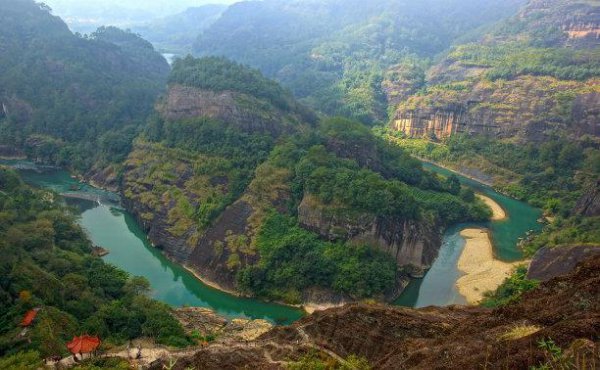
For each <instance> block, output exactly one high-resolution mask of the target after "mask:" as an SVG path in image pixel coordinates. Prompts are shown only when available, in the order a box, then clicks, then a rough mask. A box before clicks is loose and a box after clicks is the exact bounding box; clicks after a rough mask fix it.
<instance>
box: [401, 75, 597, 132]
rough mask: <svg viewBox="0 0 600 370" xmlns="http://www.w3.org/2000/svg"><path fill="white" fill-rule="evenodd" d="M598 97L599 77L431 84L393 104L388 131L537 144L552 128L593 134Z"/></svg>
mask: <svg viewBox="0 0 600 370" xmlns="http://www.w3.org/2000/svg"><path fill="white" fill-rule="evenodd" d="M549 87H551V90H549ZM453 89H455V90H453ZM567 94H573V96H574V97H573V99H572V100H571V105H570V106H569V108H568V111H566V112H565V111H561V109H562V107H563V105H564V104H565V102H564V101H563V100H562V99H563V98H562V97H563V96H566V95H567ZM598 96H600V80H598V79H592V80H590V81H587V82H586V83H580V82H577V81H562V80H559V79H556V78H554V77H534V76H520V77H517V78H515V79H513V80H509V81H505V80H497V81H486V80H481V81H475V82H472V81H469V82H463V83H456V85H455V86H454V87H452V86H436V87H433V88H431V89H430V91H429V93H428V94H426V95H416V96H412V97H410V98H409V99H408V100H406V101H405V102H403V103H401V104H400V105H399V106H398V110H397V111H396V113H395V115H394V118H393V120H392V122H391V123H390V127H391V128H393V129H394V130H397V131H400V132H402V133H404V134H405V135H406V136H409V137H424V136H430V137H431V136H432V137H435V138H445V137H448V136H450V135H453V134H456V133H466V134H481V135H489V136H494V137H498V138H514V137H517V138H522V139H526V140H533V141H540V140H543V139H544V138H545V137H547V135H548V134H550V133H551V132H553V131H556V130H561V131H567V132H569V133H570V134H572V135H576V136H582V135H585V134H588V135H595V136H597V135H599V134H600V127H599V124H598V122H599V121H598V119H597V117H598V114H599V108H598V107H599V105H598V102H597V99H598Z"/></svg>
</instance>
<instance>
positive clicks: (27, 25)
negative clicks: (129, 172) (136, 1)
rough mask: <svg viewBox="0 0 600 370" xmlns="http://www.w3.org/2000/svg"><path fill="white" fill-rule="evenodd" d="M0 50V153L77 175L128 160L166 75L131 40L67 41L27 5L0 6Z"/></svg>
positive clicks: (100, 36)
mask: <svg viewBox="0 0 600 370" xmlns="http://www.w3.org/2000/svg"><path fill="white" fill-rule="evenodd" d="M0 48H1V49H2V54H0V68H1V69H2V73H0V101H1V103H2V104H3V106H4V109H3V110H4V117H0V133H1V135H0V140H1V143H0V145H12V146H14V145H16V146H18V147H20V148H23V149H25V150H26V152H27V154H29V155H30V156H31V158H34V159H39V160H41V161H45V162H48V163H52V164H60V165H65V166H69V167H72V168H77V169H79V170H85V169H88V168H90V167H91V166H92V165H94V164H95V162H97V161H98V160H100V161H102V160H105V161H110V160H118V159H122V158H123V156H124V155H126V154H127V152H128V150H129V149H128V148H129V145H130V142H131V139H132V138H133V136H135V133H136V128H137V127H139V125H140V124H142V123H143V122H144V121H145V117H146V116H147V115H148V114H149V113H150V112H151V111H152V108H153V104H154V101H155V99H156V97H157V95H158V94H159V93H160V91H162V89H163V88H164V83H165V81H166V76H167V74H168V71H169V67H168V65H167V63H166V61H165V60H164V59H163V58H162V57H161V56H160V55H159V54H157V53H155V52H154V51H153V48H152V46H151V45H150V44H149V43H148V42H146V41H144V40H142V39H140V38H139V37H137V36H136V35H133V34H131V33H128V32H124V31H121V30H118V29H116V28H112V27H108V28H101V29H99V30H98V31H96V32H95V33H92V34H91V35H89V36H84V37H82V36H81V35H74V34H72V33H71V32H70V31H69V29H68V28H67V26H66V25H65V24H64V23H63V22H62V20H60V18H58V17H55V16H53V15H51V13H50V11H49V9H48V8H46V7H45V6H43V5H39V4H36V3H34V2H33V1H31V0H10V1H3V2H2V3H1V4H0ZM109 131H110V132H109ZM105 135H108V136H109V137H106V136H105ZM113 139H117V140H114V141H113Z"/></svg>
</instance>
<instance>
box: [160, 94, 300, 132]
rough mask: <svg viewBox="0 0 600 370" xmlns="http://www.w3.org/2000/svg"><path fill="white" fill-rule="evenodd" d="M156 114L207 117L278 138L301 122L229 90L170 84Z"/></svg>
mask: <svg viewBox="0 0 600 370" xmlns="http://www.w3.org/2000/svg"><path fill="white" fill-rule="evenodd" d="M157 109H158V111H159V112H160V113H161V115H162V116H163V117H164V118H165V119H167V120H170V121H177V120H181V119H190V118H197V117H208V118H213V119H218V120H221V121H223V122H225V123H228V124H231V125H233V126H234V127H236V128H239V129H241V130H243V131H246V132H254V133H268V134H270V135H273V136H279V135H281V134H282V133H285V132H287V133H289V132H291V131H293V130H294V129H295V127H296V126H297V125H298V124H299V123H300V122H301V118H300V117H299V116H294V115H293V114H289V113H284V112H283V111H281V110H280V109H278V108H276V107H274V106H273V105H271V104H269V103H268V102H266V101H264V100H258V99H256V98H254V97H251V96H249V95H246V94H241V93H237V92H232V91H222V92H214V91H208V90H200V89H197V88H194V87H188V86H182V85H173V86H171V87H170V88H169V92H168V95H167V97H166V99H165V100H164V101H163V102H162V103H160V104H158V106H157Z"/></svg>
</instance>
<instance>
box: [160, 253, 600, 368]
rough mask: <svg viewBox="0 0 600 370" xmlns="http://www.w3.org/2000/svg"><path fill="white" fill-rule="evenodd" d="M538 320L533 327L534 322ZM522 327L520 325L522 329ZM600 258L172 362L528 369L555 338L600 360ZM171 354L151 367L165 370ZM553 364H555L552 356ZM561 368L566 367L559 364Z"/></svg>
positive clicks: (338, 314)
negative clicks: (463, 303) (518, 290)
mask: <svg viewBox="0 0 600 370" xmlns="http://www.w3.org/2000/svg"><path fill="white" fill-rule="evenodd" d="M530 328H535V330H530ZM521 329H522V330H521ZM599 335H600V256H596V257H594V258H592V259H589V260H587V261H586V262H584V263H583V264H580V265H579V266H578V267H577V269H576V270H575V271H574V272H572V273H571V274H569V275H566V276H563V277H558V278H554V279H551V280H549V281H547V282H544V283H542V284H541V285H540V286H539V287H538V288H537V289H535V290H533V291H531V292H529V293H526V294H525V295H524V296H523V297H522V299H521V300H520V301H519V302H517V303H515V304H513V305H511V306H509V307H505V308H500V309H495V310H491V309H485V308H479V307H454V306H452V307H446V308H437V307H429V308H424V309H418V310H415V309H407V308H396V307H389V306H383V305H372V306H370V305H359V304H354V305H347V306H344V307H342V308H333V309H329V310H325V311H319V312H316V313H314V314H313V315H311V316H309V317H306V318H304V319H302V320H300V321H298V322H296V323H295V324H293V325H291V326H288V327H279V328H275V329H273V330H271V331H270V332H268V333H266V334H264V335H262V336H261V337H259V338H258V339H257V340H255V341H248V342H246V341H239V340H238V341H235V340H229V341H226V342H221V343H216V344H213V345H210V346H208V347H206V348H204V349H201V350H199V351H198V352H196V353H195V354H194V355H191V356H184V357H181V358H179V360H178V361H177V363H176V365H175V366H174V369H186V368H189V367H191V368H198V369H240V368H253V369H254V368H256V369H276V368H284V367H285V365H286V364H287V363H288V362H289V361H290V360H293V359H297V358H299V357H300V356H302V355H303V354H306V353H308V352H309V351H314V350H316V351H317V352H319V353H320V354H321V356H322V357H323V358H325V359H327V358H329V359H330V360H333V361H338V362H343V359H344V358H346V357H347V356H348V355H350V354H356V355H359V356H362V357H365V358H366V359H367V360H368V361H369V362H370V363H371V365H372V366H373V367H374V368H376V369H478V368H489V369H497V368H507V369H528V368H530V367H531V366H539V365H540V364H546V363H548V362H549V361H551V360H550V355H549V354H548V353H547V351H545V350H543V349H541V348H539V345H538V344H539V342H540V341H541V340H542V339H549V338H551V339H552V340H553V341H554V342H555V343H556V345H557V346H559V347H560V348H562V349H563V355H562V356H561V358H560V360H561V361H564V362H565V363H567V362H569V361H570V362H572V365H573V366H580V367H581V362H580V363H579V364H577V363H576V361H577V360H576V358H579V361H581V359H585V361H587V366H588V367H589V366H595V367H596V368H597V367H598V366H599V365H600V358H599V357H598V353H599V351H598V348H599V345H600V339H599ZM165 361H166V359H165V360H161V361H157V362H155V363H154V364H153V365H152V366H151V368H152V369H162V366H163V365H164V364H166V363H167V362H165ZM552 365H556V366H558V365H557V364H552ZM556 368H559V367H556Z"/></svg>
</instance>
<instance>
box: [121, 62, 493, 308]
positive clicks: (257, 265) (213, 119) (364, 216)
mask: <svg viewBox="0 0 600 370" xmlns="http://www.w3.org/2000/svg"><path fill="white" fill-rule="evenodd" d="M169 81H170V84H169V93H168V95H167V97H166V98H165V99H164V101H162V102H160V103H159V104H158V105H157V107H158V115H157V116H156V117H154V118H153V119H152V120H151V121H150V122H149V125H148V127H147V130H146V132H145V134H144V135H143V136H142V137H141V138H140V139H138V140H137V141H136V144H135V146H134V150H133V152H132V153H131V155H130V156H129V158H128V159H127V161H126V162H125V168H124V173H123V180H124V182H123V188H124V194H125V197H126V200H127V203H128V204H129V208H130V209H132V210H133V211H134V212H135V213H136V215H137V216H138V218H139V220H140V223H141V224H142V225H144V227H145V228H146V229H147V230H148V232H149V235H150V238H151V239H152V241H153V242H154V243H155V244H157V245H161V246H163V248H164V249H165V251H166V252H167V253H168V254H169V255H171V256H173V257H174V258H176V259H177V260H179V261H181V262H183V263H185V265H187V266H190V267H191V268H193V269H194V270H195V271H197V272H198V273H199V274H201V275H202V276H203V277H205V278H206V279H209V280H210V281H213V282H216V283H218V284H219V285H220V286H221V287H224V288H226V289H231V290H236V291H243V292H245V293H247V294H252V295H258V296H261V297H266V298H271V299H278V300H283V301H287V302H293V303H300V302H309V301H311V300H312V299H313V294H316V293H315V289H316V291H318V292H320V293H319V294H320V295H321V299H329V298H331V297H338V298H337V299H357V298H364V297H375V298H379V299H384V296H386V297H387V298H388V299H391V298H393V297H394V296H395V294H397V292H398V290H397V288H398V287H399V284H400V283H401V281H402V279H405V278H406V273H402V272H400V273H397V265H398V266H404V267H407V268H413V269H416V270H419V269H422V268H424V267H426V266H428V265H429V264H430V263H431V262H432V260H433V259H434V258H435V256H436V254H437V249H438V248H439V239H440V237H441V234H440V230H441V228H442V227H443V226H445V225H450V224H453V223H455V222H461V221H467V220H482V219H485V218H486V217H488V216H489V213H488V210H487V209H486V208H485V207H484V206H483V205H482V204H481V203H479V201H476V200H475V199H474V197H473V193H472V192H468V191H462V190H461V189H460V185H459V184H458V183H457V182H456V179H450V180H449V181H446V182H443V181H440V180H439V179H438V178H437V177H435V176H434V175H431V174H428V173H426V172H424V171H423V170H422V168H421V166H420V164H419V163H418V162H417V161H415V160H413V159H411V158H410V157H408V156H407V155H406V154H405V153H403V152H402V151H401V150H399V149H398V148H395V147H394V146H393V145H390V144H388V143H386V142H385V141H383V140H381V139H379V138H376V137H375V136H373V134H371V132H370V130H369V129H367V128H366V127H364V126H363V125H362V124H360V123H358V122H353V121H348V120H345V119H329V120H323V121H321V122H319V123H317V122H316V119H315V116H314V115H313V114H311V113H310V111H308V110H306V108H302V106H301V105H299V104H298V103H297V102H296V101H295V100H294V99H293V98H292V96H291V94H290V93H288V92H287V91H285V90H284V89H282V88H281V87H280V86H278V85H277V84H276V83H275V82H273V81H270V80H267V79H266V78H264V77H263V76H262V75H261V74H260V72H258V71H256V70H252V69H248V68H246V67H243V66H241V65H238V64H235V63H232V62H229V61H227V60H225V59H220V58H204V59H193V58H191V57H188V58H186V59H183V60H179V61H177V62H176V63H175V65H174V66H173V71H172V73H171V77H170V78H169ZM416 246H420V248H418V250H420V252H418V251H417V250H414V251H413V250H412V249H413V248H416Z"/></svg>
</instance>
